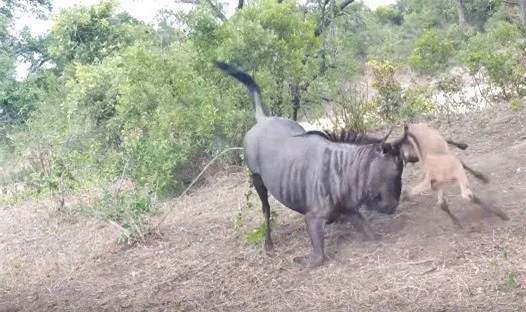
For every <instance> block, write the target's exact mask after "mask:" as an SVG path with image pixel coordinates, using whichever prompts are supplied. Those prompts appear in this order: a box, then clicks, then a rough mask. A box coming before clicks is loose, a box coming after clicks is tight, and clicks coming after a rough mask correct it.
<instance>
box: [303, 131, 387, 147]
mask: <svg viewBox="0 0 526 312" xmlns="http://www.w3.org/2000/svg"><path fill="white" fill-rule="evenodd" d="M391 131H392V130H391ZM391 131H389V132H388V133H387V135H386V136H385V137H383V138H381V139H378V138H375V137H372V136H369V135H367V134H365V133H361V132H357V131H352V130H346V129H341V130H340V131H319V130H310V131H307V132H306V133H304V134H303V135H318V136H321V137H322V138H325V139H326V140H329V141H331V142H333V143H347V144H353V145H368V144H376V143H384V142H385V141H386V140H387V138H388V137H389V135H390V134H391Z"/></svg>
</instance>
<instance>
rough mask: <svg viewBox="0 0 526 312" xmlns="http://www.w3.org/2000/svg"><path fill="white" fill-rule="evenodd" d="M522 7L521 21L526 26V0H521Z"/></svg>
mask: <svg viewBox="0 0 526 312" xmlns="http://www.w3.org/2000/svg"><path fill="white" fill-rule="evenodd" d="M519 5H520V7H521V21H522V25H523V26H524V27H525V28H526V0H519Z"/></svg>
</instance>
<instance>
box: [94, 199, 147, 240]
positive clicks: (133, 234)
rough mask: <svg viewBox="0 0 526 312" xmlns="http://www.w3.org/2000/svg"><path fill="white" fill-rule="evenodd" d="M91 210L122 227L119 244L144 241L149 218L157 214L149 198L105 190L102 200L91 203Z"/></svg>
mask: <svg viewBox="0 0 526 312" xmlns="http://www.w3.org/2000/svg"><path fill="white" fill-rule="evenodd" d="M92 208H93V209H95V211H100V212H102V213H103V214H104V217H105V218H107V219H108V220H111V221H113V222H115V223H117V224H119V225H120V226H122V228H123V230H124V232H123V233H121V237H119V240H118V242H119V243H133V242H135V241H136V240H144V238H145V235H146V233H147V232H146V231H147V227H148V225H149V221H150V217H151V216H153V215H155V214H156V213H157V211H156V210H155V209H154V207H153V203H152V199H151V197H150V196H148V195H146V194H143V192H137V191H133V192H132V193H131V194H130V193H128V192H122V191H120V190H117V191H116V192H110V191H109V190H108V189H105V190H104V194H103V196H102V198H101V199H100V200H99V199H96V200H94V201H93V203H92Z"/></svg>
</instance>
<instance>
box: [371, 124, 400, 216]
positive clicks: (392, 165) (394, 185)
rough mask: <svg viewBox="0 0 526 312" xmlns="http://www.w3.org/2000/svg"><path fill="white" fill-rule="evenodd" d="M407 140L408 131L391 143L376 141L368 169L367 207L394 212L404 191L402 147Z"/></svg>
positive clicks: (389, 212) (384, 211)
mask: <svg viewBox="0 0 526 312" xmlns="http://www.w3.org/2000/svg"><path fill="white" fill-rule="evenodd" d="M405 141H407V133H406V132H404V135H403V136H402V137H401V138H400V139H398V140H395V141H393V142H390V143H376V144H374V149H373V151H372V155H371V157H372V160H371V163H370V167H369V170H368V171H367V175H368V176H367V177H366V181H367V186H366V192H367V193H368V196H367V197H368V201H367V203H366V207H367V208H368V209H369V210H375V211H378V212H381V213H386V214H393V213H394V212H395V210H396V208H397V207H398V202H399V200H400V193H401V191H402V172H403V168H404V166H403V159H402V157H401V156H400V147H401V146H402V144H403V143H404V142H405Z"/></svg>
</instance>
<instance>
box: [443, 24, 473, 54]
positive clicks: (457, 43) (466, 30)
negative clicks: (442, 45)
mask: <svg viewBox="0 0 526 312" xmlns="http://www.w3.org/2000/svg"><path fill="white" fill-rule="evenodd" d="M476 34H477V32H476V30H475V29H474V28H473V27H470V26H469V25H464V26H461V25H459V24H451V25H449V27H448V29H447V33H446V38H447V40H449V41H451V44H453V47H454V49H455V51H458V50H460V49H462V48H464V47H465V46H466V44H467V43H468V41H469V39H470V38H471V37H473V36H475V35H476Z"/></svg>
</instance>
